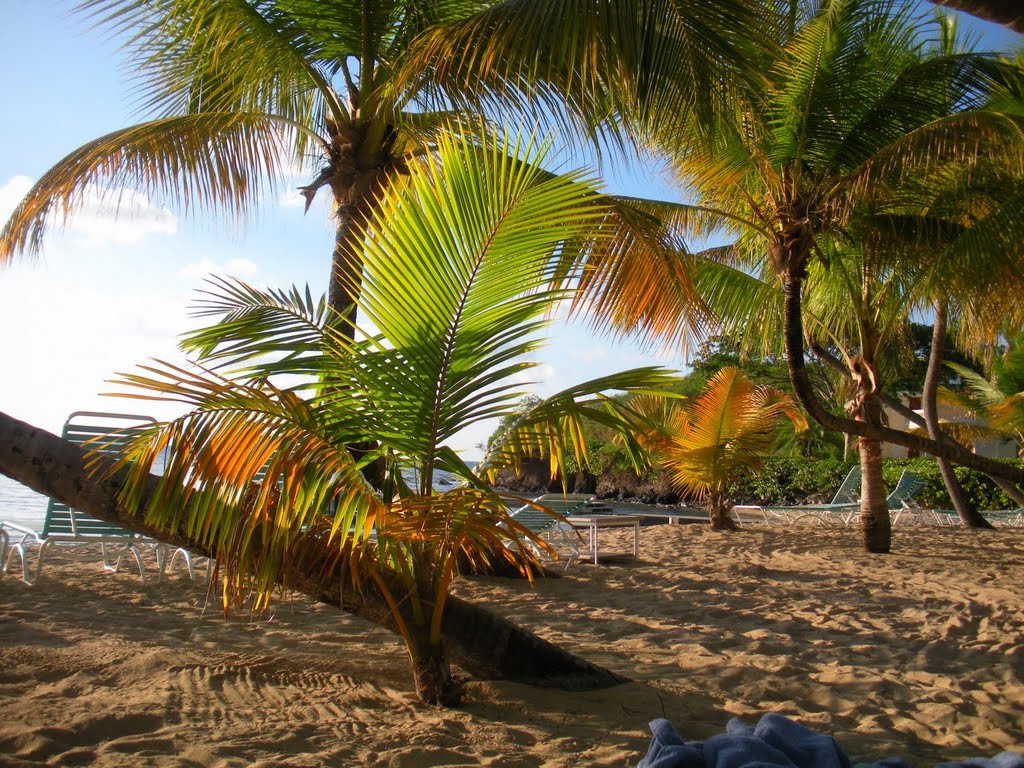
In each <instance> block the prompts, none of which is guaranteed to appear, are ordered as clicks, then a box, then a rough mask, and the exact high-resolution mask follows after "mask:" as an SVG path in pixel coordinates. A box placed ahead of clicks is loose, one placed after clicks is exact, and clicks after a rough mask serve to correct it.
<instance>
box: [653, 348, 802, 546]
mask: <svg viewBox="0 0 1024 768" xmlns="http://www.w3.org/2000/svg"><path fill="white" fill-rule="evenodd" d="M783 417H786V418H789V419H790V420H791V421H792V422H793V425H794V426H795V427H796V429H797V430H798V431H799V430H802V429H806V427H807V422H806V420H805V419H804V417H803V414H802V413H801V412H800V409H799V408H798V407H797V405H796V403H794V402H793V401H792V400H791V399H790V397H789V395H787V394H785V393H784V392H782V391H780V390H778V389H775V388H774V387H769V386H765V385H755V384H754V383H753V382H752V381H750V380H749V379H748V378H747V377H746V376H744V375H743V373H742V372H741V371H740V370H739V369H738V368H734V367H731V366H726V367H725V368H722V369H721V370H719V371H718V372H716V373H715V374H714V376H712V377H711V379H710V380H709V381H708V383H707V385H706V386H705V388H704V389H703V390H702V391H701V393H700V394H699V395H698V396H697V397H695V398H694V399H693V400H692V401H690V402H687V403H683V404H680V405H676V406H675V407H671V408H670V410H669V412H668V413H667V414H666V418H665V420H664V422H663V430H662V432H661V434H655V435H652V436H649V437H648V441H649V443H650V445H649V448H650V450H651V451H652V452H653V453H654V455H655V457H656V461H657V463H658V464H659V465H660V466H662V467H663V468H664V469H665V470H666V472H667V473H668V476H669V478H670V480H671V482H672V484H673V485H674V486H675V487H676V488H677V489H679V490H682V491H684V492H687V493H692V494H695V495H696V496H697V498H700V499H704V500H705V501H706V502H707V505H708V516H709V517H710V519H711V527H712V528H714V529H716V530H721V529H735V527H736V524H735V522H734V521H733V520H732V519H731V518H730V517H729V510H730V509H731V508H732V501H731V500H730V499H729V496H728V492H727V486H728V483H729V481H730V480H731V479H732V478H733V477H734V476H735V473H736V471H737V470H738V469H740V468H743V467H758V466H760V465H761V463H762V461H763V457H764V456H765V455H766V454H768V452H769V450H770V449H771V447H772V444H773V441H774V438H775V433H776V428H777V427H778V426H779V422H780V420H781V419H782V418H783Z"/></svg>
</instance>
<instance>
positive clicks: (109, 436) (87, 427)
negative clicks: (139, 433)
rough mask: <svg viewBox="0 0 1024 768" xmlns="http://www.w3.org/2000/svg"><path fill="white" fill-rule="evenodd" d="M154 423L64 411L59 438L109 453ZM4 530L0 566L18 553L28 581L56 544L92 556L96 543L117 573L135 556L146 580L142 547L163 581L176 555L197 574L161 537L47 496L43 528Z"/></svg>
mask: <svg viewBox="0 0 1024 768" xmlns="http://www.w3.org/2000/svg"><path fill="white" fill-rule="evenodd" d="M154 423H156V422H155V420H154V419H152V418H151V417H149V416H141V415H138V414H126V413H106V412H102V411H75V412H74V413H72V414H71V415H70V416H68V419H67V421H65V422H64V427H63V429H62V431H61V437H63V438H64V439H65V440H69V441H71V442H73V443H77V444H79V445H82V446H83V447H84V448H86V449H87V450H94V451H95V450H98V451H101V452H103V451H105V450H106V451H110V452H113V451H115V450H117V449H119V448H120V447H121V446H123V445H124V444H125V442H126V441H127V440H128V439H129V438H130V437H131V435H132V432H133V431H134V430H136V429H138V428H139V427H142V426H145V425H147V424H154ZM0 534H2V539H3V541H2V542H0V544H2V550H0V551H2V571H3V572H4V573H6V572H8V571H9V570H10V566H11V564H12V562H13V561H14V559H15V557H17V558H18V559H19V560H20V562H21V579H22V581H24V582H25V583H26V584H29V585H32V584H35V583H36V582H38V581H39V578H40V576H41V575H42V572H43V565H44V563H45V560H46V555H47V553H48V552H49V551H50V549H52V548H55V547H59V548H60V551H61V553H62V554H63V555H64V556H65V557H69V558H71V559H74V560H83V561H84V560H94V559H96V549H97V547H98V548H99V551H100V557H101V559H102V562H103V568H104V570H107V571H111V572H114V573H116V572H118V571H120V569H121V565H122V563H123V561H124V560H125V558H130V559H132V560H134V561H135V564H136V567H137V568H138V571H139V578H140V579H141V580H142V581H143V582H145V580H146V566H145V563H144V562H143V557H142V553H143V551H144V549H147V548H148V549H152V550H153V552H154V554H155V557H156V561H157V572H158V576H157V581H161V580H162V579H163V577H164V574H165V572H166V570H167V567H168V566H169V565H172V564H173V562H174V561H175V559H177V558H180V559H181V560H182V561H183V562H184V563H185V565H186V567H187V569H188V574H189V578H191V579H194V578H195V570H194V567H193V563H192V557H191V554H190V553H189V552H188V551H187V550H184V549H181V548H174V547H171V546H169V545H167V544H164V543H163V542H161V541H158V540H156V539H153V538H149V537H146V536H141V535H139V534H136V533H133V532H132V531H128V530H126V529H124V528H121V527H119V526H117V525H114V524H112V523H108V522H106V521H104V520H98V519H96V518H94V517H90V516H89V515H86V514H85V513H84V512H81V511H79V510H77V509H74V508H73V507H70V506H68V505H67V504H65V503H64V502H61V501H58V500H56V499H53V498H50V499H49V500H48V501H47V505H46V513H45V517H44V519H43V529H42V531H35V530H33V529H31V528H26V527H24V526H21V525H17V524H15V523H11V522H7V521H3V522H0ZM33 552H34V553H35V557H36V564H35V568H30V566H29V560H30V554H31V553H33Z"/></svg>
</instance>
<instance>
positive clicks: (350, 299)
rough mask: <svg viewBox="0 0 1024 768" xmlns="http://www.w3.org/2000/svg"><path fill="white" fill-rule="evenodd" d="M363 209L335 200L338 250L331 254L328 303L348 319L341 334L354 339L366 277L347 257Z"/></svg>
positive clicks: (336, 248) (335, 247)
mask: <svg viewBox="0 0 1024 768" xmlns="http://www.w3.org/2000/svg"><path fill="white" fill-rule="evenodd" d="M359 210H360V206H359V205H357V204H356V203H355V202H353V201H351V200H347V199H346V200H338V199H335V213H334V216H335V218H336V219H337V224H336V226H335V230H334V251H333V253H332V254H331V277H330V281H329V283H328V287H327V303H328V304H329V305H330V307H331V309H333V310H334V311H335V313H337V314H336V317H339V318H344V320H345V322H344V323H342V325H341V332H342V333H343V334H345V335H346V336H347V337H348V338H350V339H351V338H352V337H353V334H354V331H355V322H356V299H358V298H359V286H360V285H361V284H362V275H360V273H359V270H358V269H356V268H355V267H354V265H353V264H352V261H351V260H350V259H349V258H348V257H347V255H346V254H347V253H348V250H349V249H350V248H351V247H352V246H353V245H354V243H353V242H352V241H353V240H354V239H355V233H356V232H358V229H359V227H358V219H359Z"/></svg>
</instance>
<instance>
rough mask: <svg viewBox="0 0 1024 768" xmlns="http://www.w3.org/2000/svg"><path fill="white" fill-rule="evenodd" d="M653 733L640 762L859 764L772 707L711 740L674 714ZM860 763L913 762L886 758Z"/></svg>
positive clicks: (720, 766)
mask: <svg viewBox="0 0 1024 768" xmlns="http://www.w3.org/2000/svg"><path fill="white" fill-rule="evenodd" d="M651 733H652V734H653V738H652V740H651V746H650V748H649V749H648V750H647V754H646V755H645V756H644V759H643V760H641V761H640V764H639V765H638V766H637V768H854V766H853V765H852V764H851V763H850V758H849V757H847V756H846V753H845V752H843V750H842V749H841V748H840V746H839V745H838V744H837V743H836V740H835V739H833V738H832V737H831V736H826V735H824V734H820V733H815V732H814V731H812V730H810V729H809V728H805V727H804V726H802V725H800V724H799V723H795V722H793V721H792V720H790V719H789V718H787V717H784V716H782V715H777V714H774V713H768V714H767V715H764V716H763V717H762V718H761V719H760V720H759V721H758V723H757V725H755V726H750V725H747V724H746V723H744V722H743V721H741V720H740V719H739V718H735V717H734V718H733V719H732V720H730V721H729V723H728V724H727V725H726V727H725V733H720V734H718V735H717V736H712V737H711V738H710V739H708V740H707V741H686V742H684V741H683V740H682V739H681V738H680V736H679V734H678V733H677V732H676V729H675V728H673V727H672V723H670V722H669V721H668V720H662V719H658V720H653V721H651ZM856 768H908V766H907V764H906V763H905V762H904V761H903V760H901V759H900V758H893V757H889V758H885V759H884V760H879V761H877V762H875V763H871V764H870V765H869V764H867V763H858V764H857V767H856ZM935 768H1024V755H1020V754H1018V753H1016V752H1002V753H1000V754H998V755H996V756H995V757H992V758H971V759H969V760H963V761H960V762H953V763H940V764H939V765H937V766H936V767H935Z"/></svg>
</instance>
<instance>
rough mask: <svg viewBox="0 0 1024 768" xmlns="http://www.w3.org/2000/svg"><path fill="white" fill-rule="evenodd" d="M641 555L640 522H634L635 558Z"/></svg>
mask: <svg viewBox="0 0 1024 768" xmlns="http://www.w3.org/2000/svg"><path fill="white" fill-rule="evenodd" d="M639 557H640V523H639V522H636V523H633V559H634V560H636V559H638V558H639Z"/></svg>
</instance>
